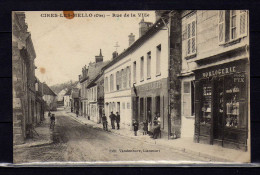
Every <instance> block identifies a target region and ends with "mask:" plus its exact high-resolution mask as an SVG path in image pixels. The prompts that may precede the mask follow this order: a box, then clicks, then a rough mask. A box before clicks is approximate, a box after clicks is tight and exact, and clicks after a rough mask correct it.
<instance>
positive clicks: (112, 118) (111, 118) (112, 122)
mask: <svg viewBox="0 0 260 175" xmlns="http://www.w3.org/2000/svg"><path fill="white" fill-rule="evenodd" d="M109 118H110V121H111V126H112V129H115V118H116V116H115V114H114V113H113V111H112V112H111V114H110V116H109Z"/></svg>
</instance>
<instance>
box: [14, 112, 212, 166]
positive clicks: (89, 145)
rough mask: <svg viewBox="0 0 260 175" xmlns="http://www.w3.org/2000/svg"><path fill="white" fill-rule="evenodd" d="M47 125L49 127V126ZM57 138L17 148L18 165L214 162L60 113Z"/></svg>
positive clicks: (57, 119)
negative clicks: (40, 163)
mask: <svg viewBox="0 0 260 175" xmlns="http://www.w3.org/2000/svg"><path fill="white" fill-rule="evenodd" d="M46 120H48V119H46ZM44 125H45V127H48V122H47V123H45V124H44ZM53 138H54V142H53V143H47V144H41V145H34V146H30V147H24V148H22V147H21V148H15V149H14V155H15V156H14V157H15V160H14V161H15V162H16V163H19V162H39V161H41V162H53V161H76V162H78V161H133V160H149V161H153V160H182V161H185V160H186V161H210V160H209V159H206V158H203V157H197V156H194V155H189V154H187V153H183V152H181V151H177V150H174V149H169V148H165V147H162V146H159V145H152V144H149V143H145V142H142V141H139V140H135V139H132V138H128V137H123V136H119V135H114V134H112V133H110V132H105V131H103V130H101V129H99V128H93V127H92V126H90V125H83V124H81V123H79V122H77V121H75V120H74V119H72V118H71V117H70V116H68V115H66V114H65V113H64V112H63V111H58V112H56V126H55V131H54V133H53ZM146 151H147V152H146Z"/></svg>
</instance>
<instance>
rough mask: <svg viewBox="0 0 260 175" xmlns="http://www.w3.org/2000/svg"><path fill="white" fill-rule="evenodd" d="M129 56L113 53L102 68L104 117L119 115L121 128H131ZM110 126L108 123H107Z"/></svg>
mask: <svg viewBox="0 0 260 175" xmlns="http://www.w3.org/2000/svg"><path fill="white" fill-rule="evenodd" d="M131 84H132V82H131V56H130V55H126V56H123V55H119V56H117V53H116V52H114V54H113V60H112V61H111V62H110V63H109V64H108V65H107V66H106V67H105V68H104V93H105V94H104V98H105V99H104V106H105V115H106V116H107V117H108V118H109V115H110V114H111V112H113V113H114V114H115V113H116V112H118V113H119V114H120V123H121V127H126V128H131V125H132V110H131V109H132V102H131ZM109 124H110V122H109Z"/></svg>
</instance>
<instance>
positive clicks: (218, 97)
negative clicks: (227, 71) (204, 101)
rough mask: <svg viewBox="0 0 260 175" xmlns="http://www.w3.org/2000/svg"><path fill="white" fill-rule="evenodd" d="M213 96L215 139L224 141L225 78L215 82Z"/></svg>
mask: <svg viewBox="0 0 260 175" xmlns="http://www.w3.org/2000/svg"><path fill="white" fill-rule="evenodd" d="M214 91H215V93H214V95H213V139H216V140H222V138H223V137H222V136H223V120H224V77H218V78H216V79H215V81H214Z"/></svg>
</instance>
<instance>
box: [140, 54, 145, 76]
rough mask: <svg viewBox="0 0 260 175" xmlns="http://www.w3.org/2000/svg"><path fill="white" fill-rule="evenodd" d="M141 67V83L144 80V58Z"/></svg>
mask: <svg viewBox="0 0 260 175" xmlns="http://www.w3.org/2000/svg"><path fill="white" fill-rule="evenodd" d="M140 61H141V65H140V66H141V67H140V69H141V70H140V78H141V80H140V81H142V80H144V57H141V60H140Z"/></svg>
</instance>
